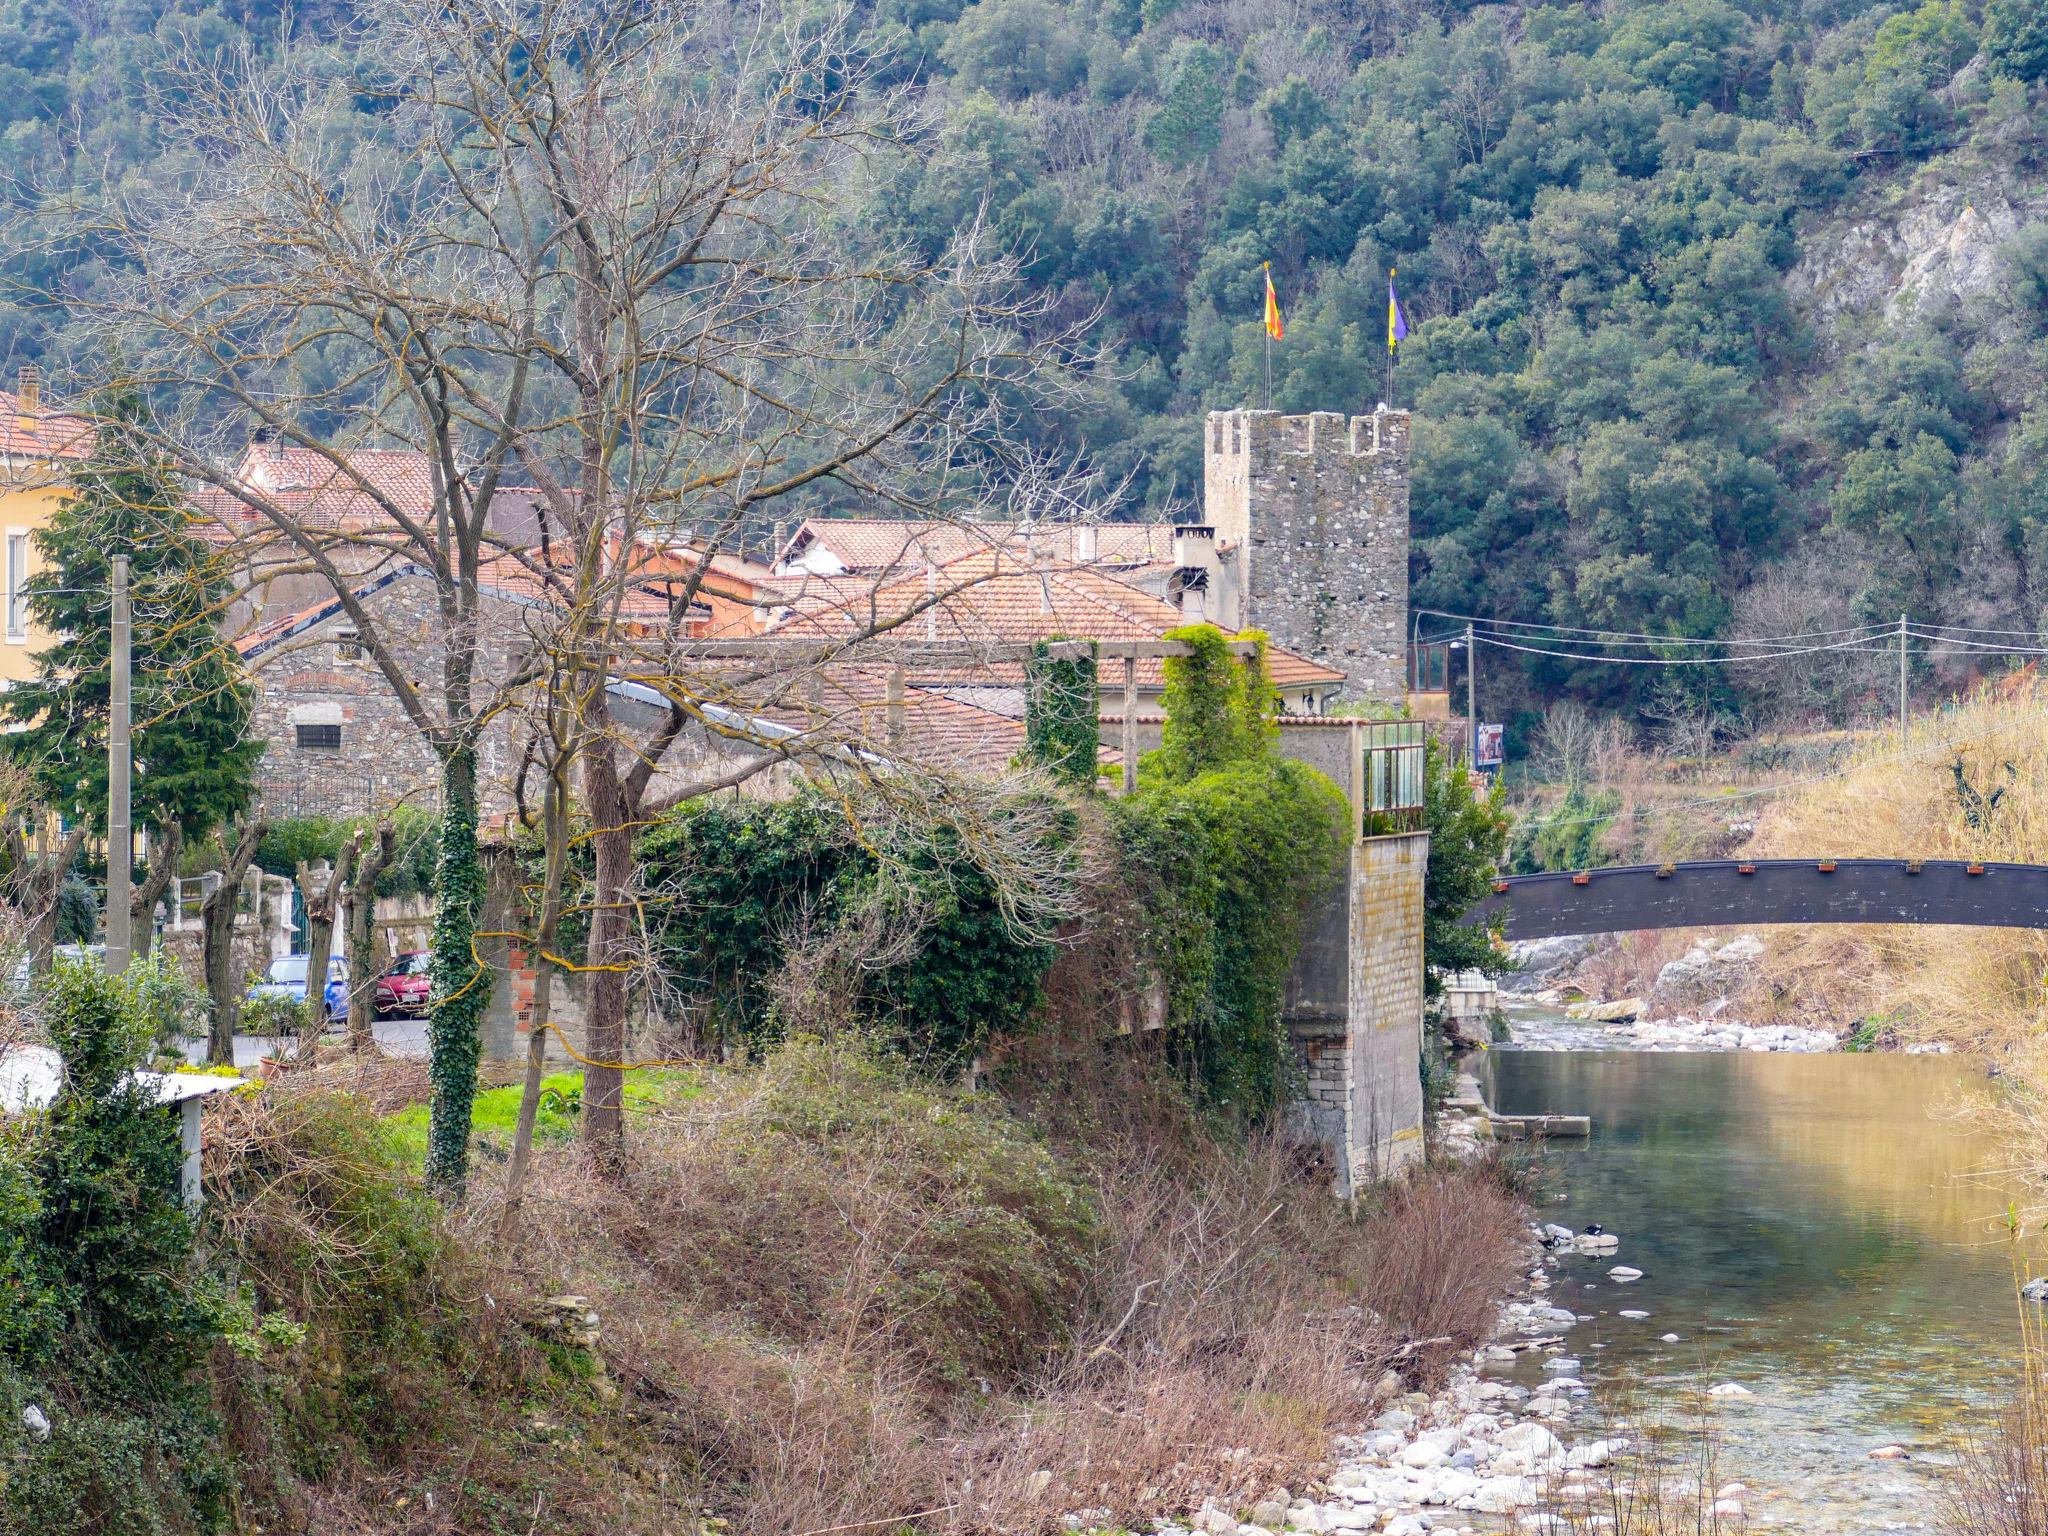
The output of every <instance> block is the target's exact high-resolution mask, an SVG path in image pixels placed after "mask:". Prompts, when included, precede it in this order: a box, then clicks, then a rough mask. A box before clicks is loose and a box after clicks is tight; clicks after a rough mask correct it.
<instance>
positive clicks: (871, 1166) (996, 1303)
mask: <svg viewBox="0 0 2048 1536" xmlns="http://www.w3.org/2000/svg"><path fill="white" fill-rule="evenodd" d="M730 1096H731V1101H732V1107H731V1110H730V1112H729V1113H725V1114H720V1115H714V1116H713V1117H711V1118H712V1123H713V1124H714V1125H715V1126H716V1129H715V1130H714V1131H713V1132H711V1133H710V1135H709V1136H708V1137H706V1138H705V1139H702V1140H699V1141H697V1142H695V1143H693V1144H692V1145H691V1146H690V1147H689V1148H688V1149H687V1155H686V1156H685V1157H683V1158H682V1159H681V1160H679V1161H677V1162H675V1163H673V1164H670V1163H668V1162H667V1160H666V1159H663V1160H661V1161H660V1162H659V1163H656V1164H652V1165H650V1167H654V1166H661V1167H669V1168H672V1169H673V1173H674V1177H675V1178H676V1179H677V1180H678V1187H677V1190H676V1192H675V1196H674V1197H676V1198H683V1199H686V1200H688V1201H689V1202H691V1205H692V1208H695V1206H696V1205H697V1204H698V1203H701V1204H702V1205H703V1206H704V1207H705V1210H704V1212H703V1218H704V1219H701V1220H694V1221H688V1222H687V1226H686V1227H685V1231H686V1232H687V1234H688V1235H687V1242H688V1244H689V1247H690V1249H691V1250H692V1260H693V1269H694V1273H695V1274H696V1276H697V1277H698V1279H697V1285H698V1286H699V1287H701V1294H702V1299H703V1300H704V1301H705V1302H707V1303H709V1304H710V1305H711V1306H712V1307H713V1308H715V1309H718V1310H722V1311H729V1312H732V1313H735V1314H737V1315H741V1316H745V1317H748V1318H749V1319H751V1320H755V1321H757V1322H761V1323H765V1324H767V1325H768V1326H769V1327H770V1328H771V1329H772V1331H774V1332H775V1333H776V1334H778V1335H780V1336H782V1337H784V1338H795V1339H808V1338H815V1337H821V1336H828V1335H830V1334H832V1333H834V1332H836V1331H837V1330H840V1329H844V1328H846V1327H848V1326H849V1325H850V1323H851V1322H852V1320H854V1319H856V1318H860V1319H862V1321H861V1323H860V1332H861V1334H862V1336H863V1337H865V1338H868V1339H870V1340H873V1341H874V1343H873V1346H872V1347H874V1348H877V1349H886V1350H893V1351H897V1352H898V1357H899V1358H901V1359H903V1360H904V1361H906V1362H910V1363H915V1364H916V1365H917V1366H918V1367H919V1368H920V1371H921V1374H923V1375H924V1376H925V1378H926V1379H927V1380H929V1381H933V1382H936V1383H938V1384H941V1385H943V1386H946V1387H949V1388H959V1387H965V1386H968V1385H970V1384H971V1383H972V1382H973V1381H974V1380H975V1379H976V1378H985V1379H988V1380H992V1381H1004V1380H1012V1381H1013V1380H1016V1379H1019V1378H1020V1377H1022V1376H1023V1375H1024V1374H1025V1373H1026V1372H1027V1371H1028V1370H1029V1369H1030V1368H1031V1367H1032V1366H1034V1365H1036V1364H1038V1363H1040V1362H1042V1361H1043V1360H1044V1358H1045V1356H1046V1354H1047V1352H1048V1351H1049V1350H1051V1349H1053V1348H1055V1347H1057V1346H1058V1345H1059V1344H1060V1343H1062V1342H1064V1341H1065V1339H1066V1338H1067V1336H1068V1329H1069V1328H1070V1326H1071V1323H1072V1320H1073V1317H1074V1314H1075V1307H1076V1304H1077V1302H1078V1300H1079V1298H1080V1296H1081V1295H1082V1292H1083V1289H1084V1287H1085V1285H1086V1281H1087V1275H1088V1272H1089V1261H1090V1259H1091V1257H1092V1256H1093V1254H1094V1253H1095V1250H1096V1248H1097V1246H1098V1244H1099V1243H1100V1241H1101V1239H1102V1235H1103V1234H1102V1226H1101V1215H1100V1212H1099V1211H1098V1209H1097V1207H1096V1204H1095V1201H1094V1199H1093V1197H1092V1196H1091V1195H1090V1193H1089V1191H1088V1188H1087V1186H1086V1184H1085V1183H1084V1182H1083V1181H1082V1180H1081V1179H1080V1178H1079V1177H1077V1176H1075V1175H1074V1174H1072V1173H1070V1172H1069V1171H1068V1170H1066V1169H1065V1168H1063V1167H1062V1166H1061V1164H1060V1161H1059V1160H1058V1159H1057V1158H1056V1157H1055V1156H1054V1155H1053V1153H1052V1151H1051V1150H1050V1149H1049V1148H1048V1147H1047V1146H1046V1145H1045V1144H1044V1142H1042V1141H1041V1140H1040V1139H1039V1138H1038V1137H1037V1136H1035V1135H1034V1134H1033V1133H1032V1132H1031V1131H1030V1129H1029V1128H1028V1127H1026V1126H1025V1125H1024V1124H1022V1123H1021V1122H1020V1121H1018V1120H1017V1119H1016V1118H1015V1117H1013V1116H1012V1115H1011V1114H1009V1113H1008V1112H1007V1111H1006V1110H1004V1109H1003V1108H1002V1107H1001V1106H1000V1105H999V1104H997V1103H996V1102H995V1101H993V1100H992V1099H990V1098H988V1097H986V1096H974V1095H969V1094H965V1093H962V1092H959V1091H958V1090H956V1089H952V1088H947V1087H943V1086H936V1085H933V1084H930V1083H928V1082H925V1081H921V1080H919V1079H917V1078H915V1077H914V1076H912V1075H911V1074H910V1073H909V1072H908V1071H907V1069H906V1068H905V1067H904V1065H903V1064H902V1063H901V1062H899V1061H895V1060H892V1059H890V1058H887V1057H884V1056H882V1055H880V1054H878V1053H876V1052H874V1051H872V1050H870V1049H868V1048H866V1047H863V1046H862V1045H860V1044H858V1043H855V1042H852V1041H850V1040H847V1039H844V1038H841V1039H839V1040H835V1041H830V1042H827V1041H819V1040H814V1039H806V1040H795V1041H791V1042H789V1043H787V1044H785V1045H783V1046H781V1047H779V1048H777V1049H776V1050H775V1051H774V1052H772V1053H771V1054H770V1055H769V1056H768V1058H767V1059H766V1061H765V1062H764V1063H763V1065H762V1069H761V1070H760V1071H759V1072H758V1073H750V1074H748V1076H747V1077H746V1078H745V1079H744V1080H742V1081H736V1082H735V1083H733V1084H732V1085H731V1095H730ZM683 1186H688V1187H687V1188H684V1187H683ZM650 1198H652V1199H655V1200H656V1201H659V1200H660V1199H661V1198H662V1197H661V1196H659V1195H651V1196H650ZM714 1211H715V1215H714V1214H713V1212H714ZM831 1213H836V1214H831ZM675 1214H676V1216H677V1218H678V1219H682V1213H681V1212H677V1213H675ZM821 1214H824V1217H825V1219H823V1220H821V1219H820V1216H821ZM849 1277H858V1279H859V1285H858V1286H857V1287H856V1288H855V1289H854V1290H853V1291H851V1292H849V1291H848V1289H847V1287H848V1282H849Z"/></svg>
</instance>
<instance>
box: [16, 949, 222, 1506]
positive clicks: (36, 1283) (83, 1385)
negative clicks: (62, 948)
mask: <svg viewBox="0 0 2048 1536" xmlns="http://www.w3.org/2000/svg"><path fill="white" fill-rule="evenodd" d="M147 986H148V975H147V971H146V969H145V970H144V971H142V972H140V973H138V975H137V976H136V977H135V978H134V979H133V980H132V981H131V980H124V979H122V978H116V977H112V976H109V975H108V974H107V973H106V971H105V970H104V969H102V968H101V967H99V966H97V965H82V964H79V965H60V966H58V967H57V968H56V970H55V971H54V973H53V974H52V976H51V978H50V980H49V984H48V990H47V992H46V993H45V995H44V998H43V1004H44V1015H45V1018H46V1021H47V1025H48V1029H49V1033H50V1038H51V1041H52V1043H53V1044H54V1045H55V1046H56V1048H57V1050H58V1052H59V1053H60V1055H61V1056H62V1058H63V1063H64V1077H63V1083H62V1087H61V1089H60V1091H59V1093H58V1095H57V1098H56V1100H55V1102H54V1103H53V1104H52V1105H51V1106H50V1108H49V1109H48V1110H47V1111H45V1112H44V1113H42V1114H41V1115H38V1116H34V1117H31V1118H30V1119H29V1120H28V1121H27V1122H26V1123H25V1124H26V1129H25V1130H22V1131H19V1132H17V1133H15V1134H16V1135H17V1136H18V1137H19V1138H20V1139H19V1140H15V1141H12V1142H11V1143H10V1144H9V1146H8V1148H7V1155H6V1156H5V1157H4V1158H0V1219H4V1220H5V1221H6V1223H7V1228H6V1237H5V1238H4V1240H0V1277H4V1280H5V1282H7V1283H9V1285H10V1289H11V1290H12V1291H13V1295H12V1297H11V1298H10V1302H11V1305H12V1306H13V1308H14V1309H15V1310H16V1313H17V1316H16V1317H15V1319H13V1320H12V1324H11V1326H10V1327H9V1328H8V1329H7V1330H6V1331H5V1333H4V1334H0V1339H4V1343H5V1346H6V1358H5V1365H6V1376H7V1380H6V1383H5V1388H4V1391H0V1397H8V1398H13V1399H16V1400H17V1401H19V1402H22V1403H26V1402H28V1401H32V1400H33V1401H36V1402H37V1404H38V1406H39V1407H40V1408H41V1409H42V1411H43V1413H44V1414H45V1416H46V1417H47V1418H48V1420H49V1422H50V1426H51V1428H50V1433H49V1436H48V1438H47V1439H41V1438H38V1437H36V1436H35V1435H34V1434H32V1433H30V1432H28V1431H27V1430H26V1429H25V1428H24V1426H23V1425H22V1423H21V1418H20V1413H19V1410H18V1408H17V1409H16V1410H15V1411H13V1412H0V1433H4V1434H5V1435H6V1437H7V1440H8V1444H7V1446H6V1447H5V1450H6V1452H7V1453H8V1454H9V1457H10V1460H11V1465H12V1468H13V1471H12V1475H11V1476H10V1477H9V1479H8V1481H7V1484H6V1493H5V1498H6V1506H7V1514H8V1518H9V1520H10V1521H12V1522H13V1524H14V1528H16V1529H19V1530H23V1531H28V1530H37V1531H57V1530H65V1531H69V1530H77V1531H92V1530H106V1531H115V1530H118V1531H123V1532H127V1531H136V1532H142V1533H145V1536H148V1533H154V1532H157V1531H184V1530H189V1529H193V1528H195V1527H196V1528H201V1529H206V1528H211V1527H212V1526H214V1525H216V1524H217V1523H218V1522H219V1520H220V1519H221V1518H222V1516H223V1515H224V1512H225V1496H226V1486H227V1480H226V1476H225V1470H224V1467H223V1464H222V1462H221V1459H220V1456H219V1454H218V1452H217V1450H216V1449H215V1445H214V1441H215V1437H216V1435H217V1433H218V1424H217V1423H216V1421H215V1420H214V1417H213V1414H212V1411H211V1407H210V1405H209V1402H208V1398H207V1393H206V1390H205V1387H204V1385H203V1383H201V1382H200V1381H199V1379H198V1375H197V1372H198V1367H199V1365H200V1363H201V1361H202V1360H203V1359H204V1357H205V1354H206V1351H207V1350H208V1348H209V1347H210V1346H211V1344H212V1343H213V1341H214V1340H215V1339H217V1338H219V1337H220V1336H221V1332H222V1328H221V1311H222V1291H221V1288H220V1287H219V1286H218V1285H217V1284H215V1283H213V1282H211V1281H209V1280H208V1279H206V1278H205V1277H203V1276H201V1275H199V1274H197V1273H196V1272H195V1269H194V1265H193V1262H192V1252H193V1249H192V1230H191V1227H190V1224H189V1223H188V1222H187V1220H186V1215H185V1211H184V1207H183V1205H182V1203H181V1201H180V1198H179V1174H180V1171H181V1168H182V1164H183V1161H184V1153H183V1149H182V1148H181V1146H180V1145H179V1139H178V1124H177V1119H176V1117H175V1116H174V1115H172V1114H170V1113H167V1112H166V1111H165V1110H164V1108H163V1107H162V1106H161V1105H160V1104H159V1103H158V1102H157V1100H156V1096H155V1094H154V1092H153V1091H151V1090H150V1089H149V1088H148V1087H147V1086H145V1085H143V1084H141V1083H138V1082H137V1081H136V1079H135V1078H134V1076H133V1073H134V1071H135V1069H136V1068H137V1067H138V1066H140V1065H141V1064H142V1063H143V1062H144V1061H145V1060H146V1059H147V1056H148V1053H149V1052H150V1050H151V1049H152V1047H153V1046H154V1044H155V1041H156V1037H157V1034H158V1031H159V1028H160V1026H161V1020H160V1018H159V1016H158V1014H157V1012H156V1011H155V1010H154V1009H153V1008H152V1006H150V1004H149V1002H148V1001H147V995H146V989H147Z"/></svg>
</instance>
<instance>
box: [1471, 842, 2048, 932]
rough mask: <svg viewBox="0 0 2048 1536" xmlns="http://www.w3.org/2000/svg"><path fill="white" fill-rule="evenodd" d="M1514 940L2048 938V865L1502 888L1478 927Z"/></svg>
mask: <svg viewBox="0 0 2048 1536" xmlns="http://www.w3.org/2000/svg"><path fill="white" fill-rule="evenodd" d="M1500 911H1505V912H1506V913H1507V936H1508V937H1509V938H1511V939H1545V938H1554V937H1557V936H1559V935H1562V934H1582V933H1626V932H1630V931H1633V930H1635V929H1639V928H1711V927H1716V926H1727V925H1734V924H1739V925H1741V926H1743V927H1746V928H1747V927H1758V926H1761V925H1764V924H1770V923H1954V924H1959V925H1963V926H1967V927H1975V928H2048V865H2043V864H1969V863H1963V862H1960V861H1957V860H1951V859H1925V860H1921V859H1744V860H1737V859H1704V860H1700V861H1698V862H1696V863H1685V864H1629V865H1618V866H1615V867H1613V868H1609V869H1589V870H1583V871H1581V872H1579V873H1577V874H1548V875H1515V876H1511V877H1509V878H1507V879H1504V880H1500V881H1497V882H1495V884H1494V890H1493V894H1492V895H1491V896H1489V897H1488V898H1487V899H1486V900H1485V901H1483V902H1481V903H1480V904H1479V906H1478V907H1476V908H1475V909H1474V910H1473V913H1472V918H1473V920H1475V921H1476V920H1483V919H1485V918H1487V917H1489V916H1491V915H1492V914H1493V913H1495V912H1500Z"/></svg>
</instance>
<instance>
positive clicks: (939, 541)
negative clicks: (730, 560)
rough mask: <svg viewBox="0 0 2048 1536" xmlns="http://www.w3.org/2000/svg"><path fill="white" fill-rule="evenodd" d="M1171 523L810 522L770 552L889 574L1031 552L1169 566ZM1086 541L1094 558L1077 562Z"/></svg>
mask: <svg viewBox="0 0 2048 1536" xmlns="http://www.w3.org/2000/svg"><path fill="white" fill-rule="evenodd" d="M1176 531H1177V530H1176V528H1175V526H1174V525H1173V524H1171V523H1025V522H1011V523H1001V522H942V521H937V520H924V521H913V520H908V519H893V518H880V517H814V518H810V519H808V520H807V521H806V522H804V524H803V525H802V526H801V527H799V528H798V529H797V531H796V532H795V533H794V534H793V535H791V537H790V539H789V541H788V542H787V543H786V544H784V545H783V547H782V548H781V549H780V550H779V551H777V553H776V560H777V563H778V564H781V563H783V562H786V561H788V560H791V559H794V558H796V557H797V556H798V555H800V554H801V553H802V552H803V551H804V550H805V549H807V548H809V547H810V546H812V545H813V544H822V545H823V546H824V547H825V548H826V549H828V550H830V551H831V552H832V554H833V555H834V556H835V557H837V559H838V560H839V562H840V564H842V565H843V566H844V567H845V568H846V569H847V570H849V571H869V572H872V571H891V570H901V569H907V568H909V567H913V566H917V567H922V566H924V565H927V564H931V565H948V564H950V563H952V562H953V561H955V560H958V559H960V558H962V557H963V556H966V555H972V554H979V553H984V552H986V551H989V550H994V549H1009V550H1012V551H1014V552H1020V553H1021V552H1024V551H1026V550H1030V549H1035V550H1036V551H1037V552H1038V554H1039V555H1040V556H1041V557H1042V558H1044V559H1047V560H1051V561H1054V562H1056V563H1058V564H1061V565H1080V564H1092V565H1106V566H1131V565H1160V564H1164V563H1166V562H1168V561H1171V560H1172V559H1173V539H1174V534H1175V533H1176ZM1087 536H1092V537H1093V539H1094V543H1095V553H1094V555H1093V557H1092V558H1091V559H1086V560H1084V559H1083V547H1084V545H1085V544H1086V542H1087Z"/></svg>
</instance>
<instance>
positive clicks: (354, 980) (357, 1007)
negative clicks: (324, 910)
mask: <svg viewBox="0 0 2048 1536" xmlns="http://www.w3.org/2000/svg"><path fill="white" fill-rule="evenodd" d="M396 843H397V829H396V828H395V827H394V826H393V825H392V824H391V822H390V820H389V819H388V818H387V819H384V820H381V821H379V822H378V823H377V825H376V831H375V835H374V836H371V835H370V832H369V829H368V828H358V829H357V831H356V833H355V835H354V836H353V837H352V838H351V839H350V840H349V850H350V859H349V863H350V869H349V874H348V878H347V879H346V880H345V881H343V882H342V891H341V897H340V907H341V926H342V931H343V932H344V933H346V934H347V935H348V952H349V958H350V960H351V962H352V964H353V966H354V970H353V971H352V972H351V973H350V979H349V989H348V1045H349V1049H350V1050H352V1051H363V1050H367V1049H369V1047H370V1046H371V1044H372V1043H373V1042H374V1041H375V1039H376V1025H377V1010H376V997H377V978H376V975H375V974H374V972H372V970H371V968H370V963H369V962H370V955H371V953H372V949H373V946H374V944H375V940H376V932H377V882H378V880H379V879H381V878H382V877H383V874H384V871H385V870H386V869H388V868H390V867H391V859H392V854H393V851H394V849H395V847H396Z"/></svg>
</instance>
